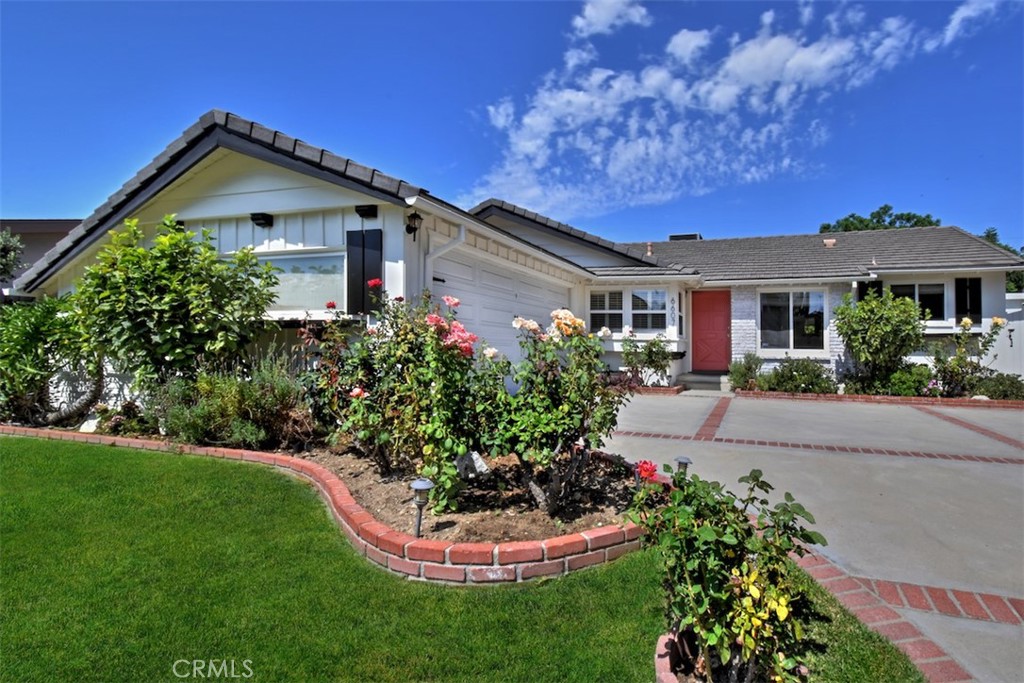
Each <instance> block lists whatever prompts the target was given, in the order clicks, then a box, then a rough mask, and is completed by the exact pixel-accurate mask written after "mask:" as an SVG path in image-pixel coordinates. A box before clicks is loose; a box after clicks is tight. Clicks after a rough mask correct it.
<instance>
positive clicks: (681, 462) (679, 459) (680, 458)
mask: <svg viewBox="0 0 1024 683" xmlns="http://www.w3.org/2000/svg"><path fill="white" fill-rule="evenodd" d="M674 460H675V461H676V472H682V473H683V476H684V477H685V476H686V471H687V470H688V469H689V468H690V465H692V464H693V461H692V460H690V459H689V458H687V457H686V456H685V455H677V456H676V457H675V458H674Z"/></svg>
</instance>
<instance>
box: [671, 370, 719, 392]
mask: <svg viewBox="0 0 1024 683" xmlns="http://www.w3.org/2000/svg"><path fill="white" fill-rule="evenodd" d="M675 383H676V384H685V385H686V388H687V390H699V391H729V390H730V388H731V385H730V384H729V375H710V374H709V375H704V374H698V373H692V372H691V373H687V374H684V375H679V376H678V377H676V381H675Z"/></svg>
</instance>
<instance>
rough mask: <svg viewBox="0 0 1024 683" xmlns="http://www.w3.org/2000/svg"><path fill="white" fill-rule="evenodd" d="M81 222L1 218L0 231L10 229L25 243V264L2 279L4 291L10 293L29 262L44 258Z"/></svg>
mask: <svg viewBox="0 0 1024 683" xmlns="http://www.w3.org/2000/svg"><path fill="white" fill-rule="evenodd" d="M81 222H82V221H81V220H79V219H77V218H41V219H39V218H0V231H10V233H11V234H12V235H14V236H15V237H17V238H19V239H20V240H21V243H22V245H24V251H22V253H21V260H22V262H23V263H24V264H25V265H24V266H22V267H21V268H18V269H17V270H15V271H14V275H13V276H12V277H11V279H10V280H0V288H2V289H3V293H4V294H9V293H10V292H9V291H8V290H9V289H10V287H11V285H12V284H13V283H14V281H15V280H16V279H17V278H18V276H19V275H21V274H22V273H24V272H25V270H26V269H27V268H28V266H29V264H32V263H34V262H35V261H37V260H39V259H40V258H42V257H43V255H44V254H45V253H46V252H47V251H49V250H50V249H51V248H52V247H53V245H55V244H56V243H57V241H58V240H59V239H61V238H62V237H64V236H65V235H67V234H68V233H69V232H70V231H71V230H72V229H73V228H74V227H75V226H77V225H78V224H79V223H81Z"/></svg>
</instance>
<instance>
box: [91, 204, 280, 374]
mask: <svg viewBox="0 0 1024 683" xmlns="http://www.w3.org/2000/svg"><path fill="white" fill-rule="evenodd" d="M197 237H199V239H196V238H197ZM144 241H145V237H144V235H143V232H142V230H140V229H139V227H138V221H136V220H128V221H125V224H124V228H123V229H121V230H115V231H113V232H112V233H111V240H110V243H109V244H108V245H107V246H105V247H104V248H103V249H102V250H101V251H100V253H99V255H98V256H97V260H96V263H95V264H94V265H92V266H89V267H88V268H86V271H85V275H84V276H83V277H82V278H81V279H80V280H79V282H78V283H77V288H76V291H75V293H74V294H73V295H72V302H73V305H74V307H75V309H76V314H75V320H76V321H77V323H78V334H79V336H80V339H81V341H82V342H83V343H84V344H86V345H87V346H88V347H89V348H90V349H93V350H94V351H95V352H96V353H97V354H98V355H101V356H104V357H106V358H107V360H108V361H109V362H110V363H111V365H112V366H113V367H114V368H115V369H116V370H118V371H120V372H125V373H134V375H135V380H136V384H137V385H138V386H140V387H141V386H146V385H153V384H158V383H161V382H163V381H166V380H168V379H170V378H172V377H175V376H178V375H182V376H186V377H195V376H196V372H197V370H198V368H199V366H200V361H207V362H209V361H217V360H224V359H231V358H232V357H234V356H235V355H236V354H237V353H238V352H239V351H241V350H242V349H243V348H244V347H245V345H246V344H247V343H248V342H249V340H251V339H252V338H253V337H254V336H255V335H256V334H257V333H258V332H259V331H261V330H263V329H265V328H266V326H267V323H265V321H264V319H263V315H264V313H265V312H266V309H267V306H269V305H270V304H271V303H272V302H273V301H274V298H275V296H276V295H275V293H274V291H273V288H274V287H275V286H276V285H277V276H276V275H275V274H274V272H273V268H271V267H270V266H269V265H261V264H260V263H259V262H258V261H257V259H256V256H255V255H253V253H252V250H251V249H248V248H246V249H241V250H239V251H238V252H236V253H235V254H234V255H233V256H231V257H230V258H226V259H221V257H220V255H219V254H218V252H217V249H216V247H215V246H214V245H213V238H212V237H211V233H210V232H209V231H208V230H203V232H202V235H201V236H197V235H196V233H194V232H191V231H188V230H185V228H183V227H181V226H179V225H177V224H176V223H175V220H174V216H165V217H164V219H163V222H162V223H161V224H160V225H159V226H158V227H157V231H156V236H155V237H154V239H153V241H152V242H153V246H152V247H148V248H147V247H146V246H144V244H143V243H144Z"/></svg>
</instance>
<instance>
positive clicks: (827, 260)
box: [628, 227, 1024, 282]
mask: <svg viewBox="0 0 1024 683" xmlns="http://www.w3.org/2000/svg"><path fill="white" fill-rule="evenodd" d="M824 239H835V245H834V246H833V247H831V248H826V247H825V245H824V243H823V240H824ZM641 245H642V246H643V247H644V248H646V245H647V243H646V242H643V243H640V242H637V243H633V244H631V245H628V246H632V247H634V248H637V247H639V246H641ZM653 250H654V255H655V257H657V258H659V259H660V260H661V261H663V262H669V263H672V264H675V265H677V266H689V267H692V268H695V269H696V270H697V272H699V273H700V274H701V275H703V276H704V279H705V280H706V281H709V282H714V281H729V280H761V279H804V278H823V277H851V278H856V277H860V276H863V275H866V274H867V273H868V272H873V273H884V272H898V271H907V270H936V271H948V270H969V269H971V268H992V267H996V268H999V267H1005V268H1007V269H1010V270H1019V269H1022V268H1024V259H1021V258H1020V257H1018V256H1015V255H1013V254H1011V253H1009V252H1008V251H1006V250H1004V249H1000V248H999V247H997V246H995V245H993V244H991V243H989V242H986V241H985V240H983V239H982V238H980V237H978V236H977V235H972V234H970V233H968V232H965V231H964V230H961V229H960V228H957V227H932V228H900V229H894V230H872V231H864V232H840V233H829V234H827V235H826V234H809V235H784V236H778V237H739V238H732V239H712V240H683V241H674V242H655V243H654V244H653Z"/></svg>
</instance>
